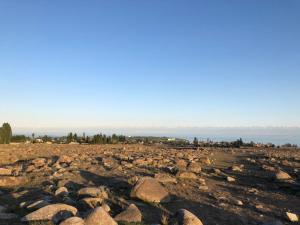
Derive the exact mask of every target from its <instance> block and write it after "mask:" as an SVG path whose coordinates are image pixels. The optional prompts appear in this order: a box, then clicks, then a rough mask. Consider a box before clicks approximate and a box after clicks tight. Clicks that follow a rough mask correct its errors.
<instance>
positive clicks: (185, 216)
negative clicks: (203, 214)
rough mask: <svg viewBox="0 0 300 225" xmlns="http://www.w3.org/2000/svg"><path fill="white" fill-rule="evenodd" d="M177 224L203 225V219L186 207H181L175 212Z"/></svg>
mask: <svg viewBox="0 0 300 225" xmlns="http://www.w3.org/2000/svg"><path fill="white" fill-rule="evenodd" d="M175 219H176V224H177V225H203V223H202V221H201V220H200V219H199V218H198V217H197V216H195V215H194V214H193V213H191V212H189V211H188V210H186V209H180V210H178V211H177V212H176V213H175Z"/></svg>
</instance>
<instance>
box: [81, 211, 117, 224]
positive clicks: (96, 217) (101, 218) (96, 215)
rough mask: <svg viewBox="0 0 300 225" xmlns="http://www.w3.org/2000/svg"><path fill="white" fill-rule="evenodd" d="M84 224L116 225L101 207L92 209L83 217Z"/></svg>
mask: <svg viewBox="0 0 300 225" xmlns="http://www.w3.org/2000/svg"><path fill="white" fill-rule="evenodd" d="M85 225H118V224H117V222H116V221H115V220H114V219H113V218H112V217H111V216H110V215H109V214H108V212H106V211H105V210H104V209H103V208H102V207H98V208H96V209H94V210H93V211H92V212H91V214H90V215H88V217H87V218H86V219H85Z"/></svg>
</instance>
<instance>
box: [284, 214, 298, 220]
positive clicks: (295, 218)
mask: <svg viewBox="0 0 300 225" xmlns="http://www.w3.org/2000/svg"><path fill="white" fill-rule="evenodd" d="M286 216H287V219H288V220H289V221H290V222H298V221H299V218H298V216H297V215H296V214H295V213H290V212H286Z"/></svg>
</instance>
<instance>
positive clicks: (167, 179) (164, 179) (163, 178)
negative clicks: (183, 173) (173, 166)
mask: <svg viewBox="0 0 300 225" xmlns="http://www.w3.org/2000/svg"><path fill="white" fill-rule="evenodd" d="M154 178H155V179H156V180H157V181H159V182H160V183H163V184H164V183H174V184H176V183H177V179H176V178H175V177H172V176H170V175H169V174H166V173H157V174H155V175H154Z"/></svg>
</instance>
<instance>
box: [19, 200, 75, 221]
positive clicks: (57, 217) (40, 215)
mask: <svg viewBox="0 0 300 225" xmlns="http://www.w3.org/2000/svg"><path fill="white" fill-rule="evenodd" d="M76 214H77V209H76V208H75V207H73V206H70V205H66V204H60V203H59V204H53V205H47V206H45V207H43V208H40V209H38V210H36V211H34V212H32V213H29V214H28V215H26V216H24V217H23V218H22V221H23V222H26V221H39V220H52V221H53V222H54V223H57V222H59V221H61V220H64V219H67V218H68V217H71V216H75V215H76Z"/></svg>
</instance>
